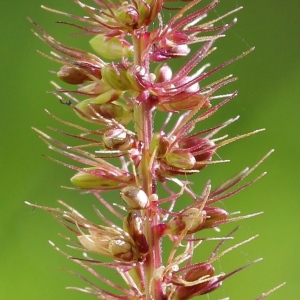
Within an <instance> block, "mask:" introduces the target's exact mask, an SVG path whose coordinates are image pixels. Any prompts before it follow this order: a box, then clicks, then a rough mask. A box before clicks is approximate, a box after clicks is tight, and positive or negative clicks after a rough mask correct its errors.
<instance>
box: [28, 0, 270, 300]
mask: <svg viewBox="0 0 300 300" xmlns="http://www.w3.org/2000/svg"><path fill="white" fill-rule="evenodd" d="M74 2H75V3H76V4H78V5H79V6H80V7H81V8H82V9H83V10H84V11H85V13H86V14H88V16H84V17H79V16H75V15H72V14H69V13H65V12H61V11H57V10H54V9H50V8H46V7H43V8H45V9H46V10H48V11H52V12H55V13H58V14H60V15H63V16H65V17H69V18H71V19H73V20H74V22H75V23H74V24H73V23H69V22H60V23H64V24H68V25H72V26H74V27H76V28H79V29H80V30H82V31H83V33H84V34H86V35H90V36H91V39H90V46H91V48H92V50H91V52H87V51H83V50H80V49H76V48H73V47H69V46H66V45H64V44H62V43H60V42H59V41H57V40H56V39H55V38H53V37H52V36H50V35H49V34H48V33H47V32H46V31H45V30H44V29H43V28H42V27H40V26H39V25H38V24H36V23H35V22H34V21H32V20H30V21H31V22H32V23H33V24H34V25H35V27H36V29H37V31H34V34H35V35H36V36H38V37H39V38H40V39H41V40H42V41H44V42H45V43H46V44H48V45H49V46H50V47H51V48H52V49H53V50H54V51H53V52H51V54H52V55H51V56H48V55H46V54H43V53H42V55H44V56H45V57H47V58H49V59H51V60H53V61H56V62H58V63H59V64H61V65H62V66H61V68H60V69H59V71H57V77H58V78H59V79H60V80H61V81H62V82H63V83H62V84H63V85H64V86H72V87H71V88H68V87H67V88H63V87H61V86H60V85H58V84H56V83H53V85H54V87H55V91H54V95H55V96H56V97H57V98H58V99H59V100H60V102H61V103H63V104H67V105H69V107H70V108H71V109H72V111H73V112H74V114H75V115H76V116H78V117H79V118H81V119H83V120H85V121H86V122H87V123H91V124H90V126H91V127H90V129H89V128H85V127H82V126H79V125H76V124H75V123H74V122H72V123H69V122H66V121H63V120H60V119H58V118H57V117H55V116H53V115H52V114H50V113H49V112H48V114H49V115H50V116H52V117H53V118H55V119H56V120H57V121H59V122H61V123H63V124H65V125H68V126H70V127H72V129H75V130H76V131H77V132H78V133H77V134H74V133H71V132H61V131H59V130H56V129H54V130H55V131H56V132H59V133H61V134H63V135H66V136H69V137H71V138H73V140H74V141H77V143H75V144H74V145H69V144H65V143H63V142H61V141H58V140H56V139H54V138H52V137H51V136H49V135H48V134H46V133H44V132H42V131H40V130H38V129H35V130H36V131H37V132H38V133H39V135H40V136H41V137H42V139H43V140H44V141H45V142H46V143H47V144H48V145H49V148H50V149H51V150H53V151H56V152H58V153H60V154H62V155H63V156H65V157H68V158H69V159H71V160H73V161H74V164H69V163H65V162H62V161H57V160H55V161H57V162H58V163H60V164H62V165H64V166H66V167H68V168H70V169H72V170H74V172H75V173H74V176H73V177H72V178H71V182H72V184H73V185H74V186H75V189H78V190H81V191H85V192H87V193H92V194H93V195H95V197H96V198H97V199H98V200H99V202H100V204H101V205H103V206H104V207H105V208H106V209H107V210H108V211H110V212H111V213H113V214H115V216H116V217H117V218H118V219H119V221H120V222H119V224H113V223H112V222H111V221H110V220H109V219H108V218H107V217H105V215H103V214H102V213H101V212H100V210H99V209H97V208H95V211H96V213H97V215H98V216H99V218H100V219H101V223H103V225H99V224H95V223H93V222H91V221H89V220H87V219H86V218H85V217H84V216H83V215H81V214H80V213H79V212H77V211H76V210H75V209H73V208H72V207H69V206H68V205H67V204H65V203H62V202H61V204H62V205H64V206H65V208H66V210H62V209H58V208H49V207H40V206H37V205H33V204H30V205H33V206H36V207H39V208H42V209H44V210H46V211H49V212H50V213H51V214H52V215H53V216H54V217H55V218H56V219H57V220H58V221H59V222H60V223H62V224H63V225H64V226H65V227H66V228H68V229H69V230H71V231H72V232H73V233H74V234H75V235H76V236H77V239H78V241H77V243H78V244H79V248H76V249H79V250H81V251H83V252H84V253H85V256H84V257H83V258H75V257H69V256H68V255H67V254H66V256H67V257H69V258H70V259H72V260H74V261H75V262H77V263H79V264H80V265H81V266H83V267H84V268H86V269H87V270H88V271H89V272H91V273H92V274H93V275H94V276H96V278H97V279H100V280H102V281H103V282H104V283H105V284H107V285H110V286H111V287H113V288H114V289H115V292H111V289H108V290H105V289H103V288H102V287H100V286H95V284H93V283H91V282H90V288H87V289H85V290H83V291H84V292H86V293H90V294H93V295H95V296H96V297H97V298H99V299H109V300H113V299H132V300H133V299H145V300H146V299H147V300H150V299H157V300H158V299H164V300H167V299H175V300H185V299H191V298H194V297H197V296H200V295H204V294H207V293H210V292H212V291H214V290H215V289H217V288H219V287H220V286H221V285H222V283H223V281H224V280H225V279H226V278H228V277H229V276H231V275H233V274H235V273H237V272H238V271H240V270H241V269H243V268H245V267H246V266H244V267H242V268H240V269H238V270H234V271H232V272H231V273H229V274H225V273H218V272H216V270H215V269H214V266H213V263H214V262H215V261H216V260H218V259H219V258H220V257H221V256H223V255H224V254H226V253H227V252H229V251H231V250H233V249H234V248H237V247H238V246H241V245H243V244H244V243H246V242H249V241H250V240H252V239H253V238H254V237H252V238H249V239H248V240H246V241H244V242H242V243H239V244H236V245H235V246H233V247H231V248H229V249H227V250H224V251H222V252H220V247H221V246H222V245H223V244H224V242H225V241H226V240H228V239H232V238H233V232H231V233H230V234H229V235H227V236H224V237H221V238H220V237H218V238H217V237H212V238H207V237H206V238H204V237H201V232H202V230H205V229H211V228H215V229H216V228H218V227H219V226H221V225H222V224H227V223H229V222H235V221H238V220H242V219H245V218H249V217H252V216H255V215H258V214H259V213H255V214H251V215H245V216H238V217H233V215H232V214H231V213H230V212H228V211H226V210H225V209H223V208H220V207H219V206H218V203H219V202H220V201H223V200H225V199H227V198H228V197H230V196H232V195H233V194H236V193H238V192H239V191H241V190H243V189H244V188H245V187H247V186H249V185H250V184H252V183H254V182H255V181H256V180H257V179H259V178H260V177H262V176H263V175H264V174H265V173H263V174H262V175H260V176H258V177H257V178H256V179H255V180H253V181H250V182H247V183H245V184H241V185H240V182H241V181H242V180H244V179H245V178H246V177H247V176H248V175H249V174H250V173H251V172H252V171H253V170H254V169H255V168H256V167H257V166H258V165H259V164H260V163H261V162H262V161H263V160H264V159H265V158H266V157H268V155H269V154H270V153H271V152H270V153H268V154H267V155H266V156H265V157H264V158H263V159H261V160H260V161H259V162H258V163H257V164H256V165H255V166H254V167H253V168H251V169H248V168H247V169H245V170H243V171H242V172H240V173H239V174H237V175H236V176H235V177H233V178H231V179H229V180H228V181H226V182H225V183H224V184H222V185H221V186H219V187H217V188H212V186H211V183H210V182H207V183H206V184H205V186H204V189H203V192H202V195H197V194H196V193H194V192H193V190H192V182H191V181H190V178H192V177H193V176H195V173H197V174H198V173H199V172H200V171H201V170H202V169H203V168H205V167H207V166H208V165H210V164H216V163H223V162H226V161H225V160H217V159H215V157H216V155H215V154H216V152H217V150H218V148H220V147H222V146H224V145H227V144H229V143H231V142H233V141H236V140H238V139H241V138H244V137H247V136H250V135H253V134H255V133H257V132H259V131H260V130H256V131H254V132H250V133H246V134H242V135H239V136H238V137H234V138H228V137H227V136H226V135H225V136H222V137H217V135H218V133H219V132H220V131H221V130H222V129H224V128H225V127H227V126H228V125H230V124H232V123H233V122H234V121H236V120H237V118H234V119H230V120H228V121H226V122H224V123H222V124H219V125H216V126H215V127H213V128H208V129H202V130H200V131H199V130H198V129H196V128H198V127H199V124H200V123H201V122H202V121H203V120H205V119H207V118H209V117H211V116H213V115H214V113H215V112H217V111H218V110H219V109H220V108H221V107H222V106H223V105H225V104H226V103H227V102H229V101H230V100H231V99H232V98H234V97H235V96H236V95H237V92H233V93H231V94H225V95H224V94H222V93H220V92H219V90H220V89H222V88H223V87H224V86H225V85H228V84H229V83H231V82H233V81H235V80H236V78H234V77H232V75H228V76H225V77H222V78H220V79H218V80H215V81H213V82H210V83H206V82H207V80H206V79H207V78H209V76H210V75H212V74H214V73H217V71H218V70H220V69H222V68H224V67H225V66H227V65H228V64H231V63H232V62H234V61H236V60H238V59H240V58H242V57H244V56H245V55H247V54H248V53H249V52H251V51H252V50H253V49H250V50H249V51H246V52H244V53H242V54H241V55H239V56H237V57H235V58H232V59H230V60H228V61H226V62H224V63H223V64H221V65H219V66H217V67H214V68H210V64H207V63H204V62H203V61H204V59H205V58H207V57H208V56H209V55H210V54H211V53H212V52H213V51H215V50H216V48H214V47H213V44H214V42H215V41H216V40H218V39H220V38H223V37H224V33H225V32H226V31H227V30H228V29H229V28H230V27H231V26H232V25H234V24H235V23H236V19H233V21H231V22H229V23H224V21H223V19H224V18H225V17H227V16H229V15H231V14H233V13H235V12H236V11H238V10H239V9H240V8H237V9H235V10H232V11H230V12H229V13H227V14H225V15H223V16H221V17H218V18H217V19H215V20H210V21H204V19H205V18H206V17H207V15H208V13H209V12H210V11H211V10H212V9H214V8H215V7H216V5H217V4H218V3H219V1H218V0H213V1H212V2H211V3H210V4H208V5H207V6H204V7H200V8H198V4H199V2H201V1H200V0H193V1H171V0H141V1H136V0H130V1H113V0H107V1H105V0H94V2H95V7H92V6H89V5H87V4H84V3H82V2H80V1H79V0H74ZM172 2H174V3H172ZM175 2H176V3H175ZM174 5H175V6H177V8H176V9H174ZM171 6H172V7H173V8H171ZM195 8H196V9H195ZM163 10H166V11H168V14H170V13H173V15H172V16H171V18H170V20H169V21H168V22H165V21H164V20H163V18H162V16H163ZM220 20H222V22H220ZM79 24H83V25H79ZM192 44H197V46H198V50H197V51H196V52H194V53H192V51H191V45H192ZM178 58H181V59H182V58H185V59H186V60H185V63H184V64H183V65H182V66H181V67H180V68H179V69H178V70H176V71H174V70H173V68H172V65H171V64H170V61H173V60H176V59H178ZM220 99H221V100H220ZM156 113H157V115H158V116H160V117H162V116H163V118H164V122H163V125H162V126H161V127H160V128H157V125H156V124H157V121H156V119H155V117H156ZM174 118H175V119H176V120H175V122H174V121H173V119H174ZM171 119H172V121H171ZM171 124H173V125H171ZM53 160H54V159H53ZM76 163H80V164H81V165H83V166H78V165H77V164H76ZM175 185H177V187H178V188H177V191H174V189H176V187H174V186H175ZM161 189H164V190H165V192H167V193H168V194H169V195H168V196H167V197H161V196H160V194H161V192H160V191H161ZM116 190H117V191H119V193H120V199H122V200H123V201H124V202H123V204H122V203H121V202H120V201H119V200H118V199H116V200H114V199H112V198H110V197H109V196H106V197H105V198H103V197H102V194H103V193H104V192H106V193H107V195H109V193H110V192H111V191H116ZM183 194H186V195H187V196H188V197H189V198H190V199H191V201H190V204H187V205H186V207H185V208H184V209H179V208H178V206H177V205H176V204H177V203H178V202H180V201H181V198H182V197H183ZM164 239H168V240H170V241H171V243H172V247H171V249H169V250H167V249H166V250H165V251H164V249H163V248H162V247H161V245H162V241H163V240H164ZM210 240H218V245H217V246H216V248H215V249H214V250H213V251H212V254H211V256H210V257H208V258H207V260H205V261H203V262H197V261H195V259H194V257H193V256H194V252H195V250H196V249H197V248H198V247H200V245H201V247H202V246H203V244H205V243H206V241H210ZM57 249H58V248H57ZM58 250H59V249H58ZM59 251H60V252H62V253H64V252H63V251H61V250H59ZM86 253H89V254H86ZM103 256H105V257H106V259H109V260H110V262H104V261H102V260H101V257H103ZM165 257H166V259H165ZM255 262H256V261H255ZM255 262H253V263H255ZM251 264H252V263H251ZM251 264H249V265H251ZM94 265H101V266H102V267H103V268H111V269H114V270H115V272H116V273H118V274H119V275H120V278H122V279H123V280H124V282H125V284H126V287H124V286H121V285H118V283H117V282H112V281H110V280H109V279H108V278H105V276H103V275H101V274H99V273H97V272H96V271H95V270H94V269H93V266H94ZM85 280H86V281H87V282H88V280H87V279H85ZM78 290H81V289H79V288H78ZM263 297H264V296H261V297H260V298H258V299H262V298H263Z"/></svg>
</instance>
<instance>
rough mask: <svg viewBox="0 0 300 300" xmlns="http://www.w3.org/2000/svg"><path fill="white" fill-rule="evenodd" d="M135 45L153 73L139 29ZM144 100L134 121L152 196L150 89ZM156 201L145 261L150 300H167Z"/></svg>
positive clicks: (144, 181) (147, 216) (137, 57)
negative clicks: (160, 276)
mask: <svg viewBox="0 0 300 300" xmlns="http://www.w3.org/2000/svg"><path fill="white" fill-rule="evenodd" d="M133 44H134V63H135V65H138V66H141V67H143V68H145V69H146V72H148V73H149V72H150V68H149V58H148V56H147V54H145V53H144V50H145V47H146V45H147V44H146V42H145V40H144V39H143V34H142V33H141V32H140V31H138V32H136V33H135V34H134V37H133ZM139 96H140V97H139V98H140V99H141V100H140V101H136V104H135V106H134V121H135V129H136V133H137V136H138V140H139V141H140V142H141V144H142V145H143V146H142V147H143V148H142V157H141V162H140V164H139V167H138V174H139V180H140V182H141V187H142V189H143V190H144V192H145V193H146V194H147V196H148V197H150V196H151V195H152V194H153V193H154V192H156V181H155V178H154V174H153V172H152V166H151V165H150V164H151V159H150V158H151V156H150V142H151V140H152V137H153V106H152V104H151V98H150V97H149V95H148V92H147V91H143V92H141V93H140V95H139ZM153 207H154V203H151V205H150V208H147V209H145V210H144V211H142V215H143V219H144V234H145V236H146V239H147V242H148V244H149V253H148V254H147V258H146V260H145V262H144V265H143V267H144V268H143V269H144V276H145V277H144V278H145V282H144V284H145V295H146V299H147V300H153V299H157V300H160V299H163V293H162V288H161V282H160V281H157V280H154V279H153V274H154V271H155V270H156V269H157V268H159V267H161V265H162V263H161V261H162V260H161V245H160V243H161V241H160V236H159V235H158V233H157V231H156V228H157V225H158V223H159V217H158V214H157V213H155V212H154V211H153V209H152V208H153Z"/></svg>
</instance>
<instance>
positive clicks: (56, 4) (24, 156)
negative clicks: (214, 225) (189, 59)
mask: <svg viewBox="0 0 300 300" xmlns="http://www.w3.org/2000/svg"><path fill="white" fill-rule="evenodd" d="M41 4H44V5H46V6H50V7H53V8H57V9H61V10H66V11H68V12H72V13H76V12H80V10H79V9H78V7H77V6H76V5H75V4H74V3H73V2H72V1H68V0H65V1H61V0H29V1H18V2H17V3H15V2H14V3H12V2H10V1H1V4H0V9H1V20H0V22H1V35H0V39H1V42H0V43H1V47H0V53H1V73H0V76H1V81H0V82H1V84H0V93H1V103H2V104H1V110H0V120H1V131H0V134H1V145H0V157H1V170H2V171H1V175H0V176H1V209H0V223H1V225H0V241H1V247H0V261H1V266H0V298H1V299H12V300H15V299H22V300H26V299H44V300H48V299H49V300H50V299H51V300H52V299H65V300H67V299H72V300H75V299H89V298H91V296H88V295H84V294H81V293H78V292H76V291H68V290H65V286H81V287H83V286H85V284H84V283H83V282H81V281H80V280H79V279H77V278H76V277H74V276H72V275H70V274H68V273H67V272H64V271H62V270H60V269H59V268H60V267H62V268H66V269H71V270H80V268H78V267H77V266H75V264H73V263H71V262H69V261H68V260H67V259H66V258H64V257H63V256H62V255H60V254H59V253H57V252H55V251H54V250H53V248H52V247H51V246H50V245H49V244H48V242H47V241H48V240H52V241H54V242H55V243H57V244H58V245H64V244H65V242H64V240H62V239H61V238H60V237H59V236H57V233H58V232H64V230H63V229H61V227H60V225H58V224H56V222H55V221H54V220H53V219H52V218H51V217H50V216H49V215H47V214H46V213H45V212H43V211H39V210H34V209H32V208H30V207H27V206H26V205H25V204H24V201H30V202H33V203H38V204H41V205H48V206H56V200H58V199H62V200H65V201H66V202H68V203H69V204H70V205H74V206H75V207H77V208H79V209H80V211H81V212H83V210H84V207H86V210H91V208H90V207H91V204H95V203H96V202H95V200H93V199H92V198H90V197H88V196H80V195H78V193H77V192H75V191H67V190H63V189H61V188H60V186H61V185H69V178H70V176H71V175H72V172H71V171H70V170H66V169H64V168H63V167H62V166H60V165H57V164H55V163H53V162H51V161H49V160H47V159H45V158H43V157H42V156H41V154H49V150H48V149H47V148H46V146H45V145H44V144H43V143H42V142H41V141H40V140H39V138H38V137H37V135H36V134H35V133H34V132H33V130H31V126H35V127H38V128H40V129H46V126H48V125H53V124H55V123H54V122H53V120H51V118H50V117H48V116H47V115H46V114H45V113H44V111H43V110H44V109H45V108H47V109H49V110H50V111H51V112H52V113H55V114H56V115H58V116H60V117H63V118H64V119H66V120H69V121H72V120H74V116H73V114H72V112H71V111H70V110H69V109H68V107H67V106H62V105H60V104H59V103H58V101H57V100H55V98H54V97H53V96H52V95H49V94H46V93H45V92H46V91H49V90H51V89H52V87H51V86H50V84H49V81H50V80H52V79H54V76H53V75H51V74H49V73H48V72H47V71H48V70H57V69H58V65H56V64H55V63H53V62H50V61H47V60H46V59H45V58H43V57H41V56H40V55H38V54H37V53H36V50H37V49H39V50H42V51H44V52H45V53H49V49H48V48H47V46H45V45H43V43H42V42H41V41H39V40H38V39H37V38H35V37H34V36H33V35H32V34H31V33H30V28H32V26H31V25H30V24H29V22H27V21H26V17H27V16H30V17H32V18H33V19H34V20H35V21H37V22H38V23H39V24H41V25H42V26H43V27H44V28H46V29H47V31H48V32H50V33H51V34H53V35H54V36H55V37H57V38H58V39H59V40H60V41H63V42H65V43H67V44H72V45H76V43H77V40H76V39H72V38H69V36H68V35H69V33H70V32H74V30H70V28H67V27H65V26H63V25H57V24H55V23H54V22H55V21H56V20H60V19H62V17H61V16H57V15H54V14H51V13H48V12H46V11H43V10H41V9H40V5H41ZM238 6H244V9H243V10H242V11H240V12H238V13H237V17H238V19H239V22H238V24H237V25H235V26H234V27H233V28H232V29H231V30H230V31H229V32H228V34H227V35H228V37H227V38H226V39H225V40H224V39H223V40H222V41H219V42H218V44H217V45H218V48H219V51H217V52H218V54H217V55H216V56H214V59H215V60H214V61H212V63H213V65H217V63H218V62H221V61H224V60H227V59H229V58H231V57H234V56H236V55H238V54H239V53H241V52H243V51H245V50H247V49H248V48H250V47H251V46H253V45H255V46H256V50H255V51H254V53H252V54H250V55H249V56H247V57H246V58H244V59H243V60H241V61H239V62H236V63H234V64H233V65H231V66H229V67H228V68H227V69H226V70H222V72H221V73H220V75H222V74H223V75H227V74H228V73H231V72H232V73H233V74H234V75H237V76H238V77H239V81H238V83H237V84H234V85H232V86H228V92H230V91H232V90H233V89H234V88H235V87H237V88H238V89H239V95H238V97H237V98H235V99H234V100H233V101H232V102H231V103H230V104H228V105H227V106H226V107H224V108H222V110H221V111H220V112H219V113H218V114H217V115H216V116H215V117H212V123H213V124H218V122H221V121H225V120H226V119H228V118H230V117H234V116H236V115H240V116H241V118H240V120H239V121H238V122H236V123H235V124H233V125H231V126H230V128H228V129H227V130H226V132H228V133H229V134H230V135H231V136H234V135H236V134H241V133H245V132H248V131H252V130H254V129H257V128H266V129H267V131H266V132H264V133H260V134H259V135H256V136H254V137H250V138H248V139H246V140H242V141H239V142H237V143H235V144H232V145H229V146H227V147H226V148H224V149H221V150H220V155H221V156H222V158H224V159H231V160H232V162H231V163H230V164H227V165H226V166H225V165H223V166H222V165H217V166H212V167H211V168H210V169H209V170H208V169H207V170H205V172H203V176H199V177H198V179H197V180H196V179H195V178H194V181H196V182H197V184H198V183H199V184H200V185H202V186H203V184H204V182H205V180H207V179H208V178H212V181H213V183H214V182H216V183H219V182H221V181H222V180H225V179H226V178H227V176H228V175H233V174H235V173H237V172H238V171H240V170H241V169H242V168H244V167H246V166H248V165H252V164H254V163H255V162H256V161H258V160H259V159H260V157H262V156H263V155H264V154H265V153H266V152H267V151H268V150H269V149H272V148H275V149H276V151H275V153H274V154H273V155H272V156H271V157H270V158H268V159H267V161H266V162H265V163H264V164H263V166H261V167H260V168H259V170H256V175H259V174H260V173H261V172H263V171H265V170H267V171H268V175H267V176H266V177H264V178H263V179H262V180H261V181H259V182H258V183H257V184H255V185H254V186H252V187H250V188H249V189H247V190H246V191H243V192H242V193H240V194H238V195H237V196H235V197H233V198H232V199H228V200H227V201H226V202H225V203H224V207H225V208H226V209H228V210H229V211H237V210H240V211H241V212H242V213H243V214H247V213H252V212H256V211H264V215H262V216H259V217H257V218H255V219H251V220H246V221H244V222H242V223H241V229H240V230H239V232H238V233H237V241H242V240H243V239H245V238H248V237H250V236H252V235H254V234H256V233H259V234H260V237H259V238H258V239H256V240H255V241H253V242H251V243H250V244H248V245H245V246H243V247H241V248H239V249H237V250H235V251H233V252H232V253H230V254H229V255H227V256H226V257H223V258H222V259H221V261H220V263H218V268H220V270H221V271H225V272H228V271H230V270H231V269H232V268H235V267H238V266H240V265H243V264H245V263H248V262H250V261H252V260H254V259H256V258H258V257H264V260H263V262H261V263H259V264H257V265H255V266H253V267H251V268H250V269H247V270H245V271H243V272H242V273H240V274H238V275H236V276H235V277H233V278H230V279H229V280H228V281H226V282H225V284H224V286H223V288H222V289H221V290H219V291H217V292H216V293H213V294H211V295H210V296H207V299H211V300H214V299H220V298H225V297H226V296H230V299H233V300H238V299H243V300H244V299H247V300H248V299H249V300H250V299H254V298H255V297H258V296H259V295H260V294H261V293H262V292H265V291H267V290H269V289H271V288H272V287H274V286H275V285H278V284H280V283H281V282H283V281H287V285H286V286H285V287H284V288H282V289H280V290H279V291H277V292H276V293H274V294H272V295H271V296H270V297H269V298H268V299H270V300H271V299H272V300H281V299H299V294H300V293H299V283H298V277H299V276H298V270H299V267H300V264H299V262H300V259H299V255H298V252H299V245H300V244H299V242H300V235H299V211H300V201H299V195H300V193H299V186H300V181H299V174H300V164H299V148H300V141H299V116H298V114H299V108H300V104H299V100H300V97H299V95H300V84H299V79H300V55H299V53H300V39H299V32H300V22H299V21H300V10H299V1H298V0H287V1H272V0H264V1H246V0H227V1H225V0H223V1H222V4H221V5H220V6H219V7H218V8H217V9H216V10H214V12H213V14H215V15H221V14H222V12H224V11H228V10H230V9H234V8H236V7H238ZM230 19H231V18H230V17H229V18H228V19H226V20H230ZM80 40H81V41H82V40H84V39H82V38H79V39H78V41H80ZM78 43H80V42H78ZM77 45H79V44H77ZM226 92H227V91H226ZM58 126H59V125H58ZM224 132H225V131H224ZM224 132H223V133H224ZM231 228H232V227H231ZM201 299H202V298H201ZM203 299H206V296H204V297H203Z"/></svg>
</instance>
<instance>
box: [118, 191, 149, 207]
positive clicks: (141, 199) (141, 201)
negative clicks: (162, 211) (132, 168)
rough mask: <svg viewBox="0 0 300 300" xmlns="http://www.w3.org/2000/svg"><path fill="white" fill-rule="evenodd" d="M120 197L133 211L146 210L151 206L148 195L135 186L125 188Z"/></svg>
mask: <svg viewBox="0 0 300 300" xmlns="http://www.w3.org/2000/svg"><path fill="white" fill-rule="evenodd" d="M120 196H121V198H122V199H123V200H124V201H125V202H126V203H127V205H128V206H129V208H131V209H145V208H146V207H148V206H149V198H148V196H147V195H146V193H145V192H144V191H143V190H141V189H139V188H137V187H135V186H127V187H125V188H123V189H122V190H121V192H120Z"/></svg>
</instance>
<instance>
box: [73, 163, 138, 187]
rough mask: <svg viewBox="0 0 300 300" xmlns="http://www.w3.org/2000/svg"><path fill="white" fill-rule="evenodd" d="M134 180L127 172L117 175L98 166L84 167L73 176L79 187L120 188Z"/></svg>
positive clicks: (74, 182) (75, 183)
mask: <svg viewBox="0 0 300 300" xmlns="http://www.w3.org/2000/svg"><path fill="white" fill-rule="evenodd" d="M132 181H133V178H132V177H131V176H130V175H129V174H127V173H124V174H122V175H121V174H120V175H119V176H116V175H112V174H110V173H108V172H107V171H104V170H100V169H97V168H96V167H91V168H85V169H82V171H79V172H78V173H76V174H75V175H74V176H73V177H72V178H71V182H72V183H73V184H74V185H75V186H77V187H79V188H82V189H99V190H113V189H118V188H121V187H122V186H124V185H125V184H130V183H131V182H132Z"/></svg>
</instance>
